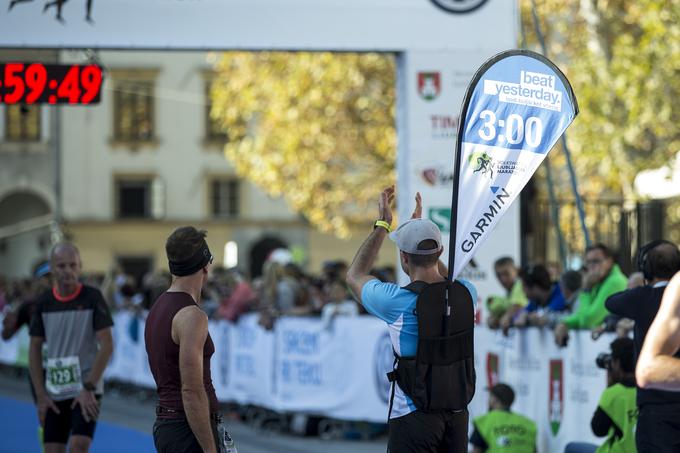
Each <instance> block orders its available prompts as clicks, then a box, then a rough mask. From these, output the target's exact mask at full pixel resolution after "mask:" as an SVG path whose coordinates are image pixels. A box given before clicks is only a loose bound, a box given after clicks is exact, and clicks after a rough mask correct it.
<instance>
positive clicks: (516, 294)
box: [489, 279, 529, 317]
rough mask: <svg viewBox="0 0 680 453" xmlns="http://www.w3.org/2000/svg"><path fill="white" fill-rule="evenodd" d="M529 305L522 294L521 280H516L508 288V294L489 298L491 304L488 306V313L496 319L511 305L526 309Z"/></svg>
mask: <svg viewBox="0 0 680 453" xmlns="http://www.w3.org/2000/svg"><path fill="white" fill-rule="evenodd" d="M528 303H529V300H528V299H527V296H526V295H525V294H524V289H523V288H522V280H520V279H517V280H515V283H514V284H513V285H512V288H510V293H509V294H508V295H507V296H506V297H503V296H493V297H492V298H491V304H490V305H489V311H490V312H491V314H492V315H494V316H496V317H501V316H503V313H505V312H506V311H507V310H508V308H510V307H512V306H513V305H520V306H522V307H526V306H527V304H528Z"/></svg>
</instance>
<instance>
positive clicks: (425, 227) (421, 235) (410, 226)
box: [390, 219, 442, 255]
mask: <svg viewBox="0 0 680 453" xmlns="http://www.w3.org/2000/svg"><path fill="white" fill-rule="evenodd" d="M390 239H392V240H393V241H394V242H395V243H396V244H397V247H398V248H399V250H401V251H402V252H406V253H410V254H412V255H432V254H433V253H439V252H441V250H442V233H441V231H439V227H438V226H437V225H436V224H435V223H434V222H433V221H432V220H430V219H410V220H407V221H406V222H404V223H402V224H401V225H399V227H398V228H397V229H396V230H394V231H393V232H392V233H390ZM427 240H431V241H434V242H435V243H436V244H437V247H436V248H434V249H427V250H419V249H418V244H420V243H421V242H423V241H427Z"/></svg>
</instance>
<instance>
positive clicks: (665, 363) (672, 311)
mask: <svg viewBox="0 0 680 453" xmlns="http://www.w3.org/2000/svg"><path fill="white" fill-rule="evenodd" d="M678 350H680V273H677V274H675V277H673V279H672V280H671V282H670V283H669V284H668V287H667V288H666V291H665V292H664V295H663V300H662V301H661V307H660V308H659V312H658V313H657V315H656V318H654V322H653V323H652V326H651V327H650V328H649V332H647V337H646V338H645V343H644V345H643V346H642V351H641V352H640V358H639V359H638V363H637V368H636V370H635V377H636V378H637V383H638V385H639V386H640V387H642V388H655V389H659V390H673V391H680V359H678V358H676V357H673V355H674V354H675V353H676V352H677V351H678Z"/></svg>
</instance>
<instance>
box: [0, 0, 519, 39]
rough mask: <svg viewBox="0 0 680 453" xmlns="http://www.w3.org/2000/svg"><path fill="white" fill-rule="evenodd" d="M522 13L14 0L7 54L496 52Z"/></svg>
mask: <svg viewBox="0 0 680 453" xmlns="http://www.w3.org/2000/svg"><path fill="white" fill-rule="evenodd" d="M517 17H518V15H517V5H516V2H509V1H507V0H323V1H311V0H200V1H199V0H115V1H104V0H85V1H65V0H51V1H50V0H45V1H35V0H7V1H3V2H0V30H1V32H0V48H35V49H159V50H178V49H179V50H228V49H247V50H323V51H325V50H338V51H397V52H400V51H403V50H407V49H408V50H410V49H439V50H451V49H453V50H461V49H462V50H465V49H467V48H469V47H470V46H472V47H474V48H475V49H477V50H479V49H482V50H485V49H486V50H488V49H494V48H497V46H498V43H499V42H505V43H506V46H507V42H508V41H509V40H512V39H513V38H512V37H513V36H516V33H517ZM482 26H484V27H489V28H490V29H492V30H494V33H476V32H477V31H478V30H479V29H480V27H482ZM350 30H351V32H350ZM473 35H474V36H475V39H474V42H472V41H470V40H466V37H468V36H473Z"/></svg>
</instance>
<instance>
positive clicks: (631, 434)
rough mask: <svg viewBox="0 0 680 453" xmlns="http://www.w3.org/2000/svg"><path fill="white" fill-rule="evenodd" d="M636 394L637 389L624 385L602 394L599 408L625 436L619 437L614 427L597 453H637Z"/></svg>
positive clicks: (613, 386) (610, 388)
mask: <svg viewBox="0 0 680 453" xmlns="http://www.w3.org/2000/svg"><path fill="white" fill-rule="evenodd" d="M635 394H636V389H635V387H626V386H625V385H623V384H614V385H612V386H611V387H609V388H607V389H606V390H605V391H604V392H603V393H602V397H601V398H600V403H599V407H600V409H602V410H603V411H604V413H605V414H607V415H608V416H609V418H611V419H612V422H613V423H614V424H615V425H616V426H617V427H618V428H619V429H620V430H621V432H622V433H623V436H622V437H617V436H616V435H615V432H616V430H615V429H614V427H613V426H612V427H611V428H610V429H609V434H608V435H607V440H606V441H605V443H604V444H602V445H601V446H600V448H598V449H597V453H633V452H635V451H636V447H635V424H636V423H637V416H638V412H637V405H636V403H635Z"/></svg>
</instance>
